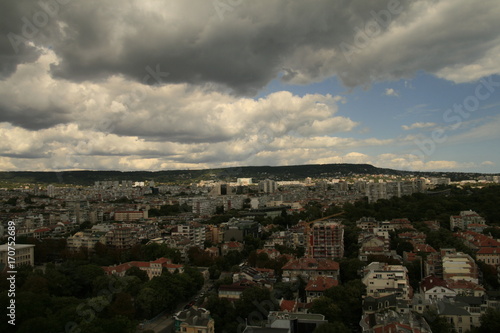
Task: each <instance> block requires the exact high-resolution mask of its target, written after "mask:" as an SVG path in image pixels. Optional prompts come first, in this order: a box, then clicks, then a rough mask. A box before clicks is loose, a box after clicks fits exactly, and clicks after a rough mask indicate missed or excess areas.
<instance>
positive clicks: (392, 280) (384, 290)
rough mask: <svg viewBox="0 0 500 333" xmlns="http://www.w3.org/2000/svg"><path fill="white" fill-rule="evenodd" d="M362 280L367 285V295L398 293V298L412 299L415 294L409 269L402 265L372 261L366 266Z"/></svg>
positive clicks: (376, 295)
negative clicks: (409, 276)
mask: <svg viewBox="0 0 500 333" xmlns="http://www.w3.org/2000/svg"><path fill="white" fill-rule="evenodd" d="M362 281H363V283H364V284H365V285H366V293H367V296H372V297H381V296H387V295H390V294H396V296H397V298H398V299H403V300H410V299H411V297H412V295H413V290H412V288H411V286H410V280H409V278H408V270H407V269H406V267H404V266H402V265H388V264H387V263H379V262H372V263H370V264H369V265H368V266H366V267H365V269H364V277H363V280H362Z"/></svg>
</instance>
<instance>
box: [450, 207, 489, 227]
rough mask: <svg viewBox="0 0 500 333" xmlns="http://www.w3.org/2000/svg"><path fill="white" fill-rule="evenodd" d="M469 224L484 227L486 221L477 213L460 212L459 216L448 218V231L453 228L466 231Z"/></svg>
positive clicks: (469, 211) (470, 211)
mask: <svg viewBox="0 0 500 333" xmlns="http://www.w3.org/2000/svg"><path fill="white" fill-rule="evenodd" d="M469 224H482V225H486V221H485V219H484V218H483V217H481V216H479V214H478V213H476V212H474V211H472V210H465V211H461V212H460V215H455V216H450V229H451V230H453V229H454V228H455V227H457V228H460V229H467V226H468V225H469Z"/></svg>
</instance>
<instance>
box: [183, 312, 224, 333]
mask: <svg viewBox="0 0 500 333" xmlns="http://www.w3.org/2000/svg"><path fill="white" fill-rule="evenodd" d="M174 319H175V322H174V332H185V333H214V332H215V321H214V320H213V318H212V317H210V311H208V310H207V309H204V308H198V307H195V306H193V307H191V308H189V309H187V310H183V311H180V312H177V313H176V314H175V315H174Z"/></svg>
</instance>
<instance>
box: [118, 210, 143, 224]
mask: <svg viewBox="0 0 500 333" xmlns="http://www.w3.org/2000/svg"><path fill="white" fill-rule="evenodd" d="M147 218H148V211H147V210H144V211H117V212H115V215H114V219H115V221H122V222H131V221H138V220H141V219H147Z"/></svg>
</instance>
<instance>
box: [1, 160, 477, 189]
mask: <svg viewBox="0 0 500 333" xmlns="http://www.w3.org/2000/svg"><path fill="white" fill-rule="evenodd" d="M377 174H386V175H400V176H409V175H415V176H428V177H449V178H451V180H463V179H471V178H475V177H478V176H480V174H477V173H459V172H415V171H402V170H392V169H384V168H377V167H375V166H373V165H370V164H315V165H293V166H274V167H273V166H246V167H233V168H219V169H204V170H165V171H125V172H122V171H90V170H85V171H60V172H41V171H4V172H0V182H2V183H4V184H5V183H38V184H49V183H61V184H75V185H91V184H93V183H94V181H103V180H118V181H121V180H132V181H144V180H154V181H155V182H161V183H189V182H193V181H199V180H202V179H205V180H209V179H218V180H226V181H234V180H236V178H253V179H254V181H257V180H261V179H265V178H271V179H275V180H296V179H304V178H306V177H312V178H318V177H321V178H332V177H347V176H351V175H377Z"/></svg>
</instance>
